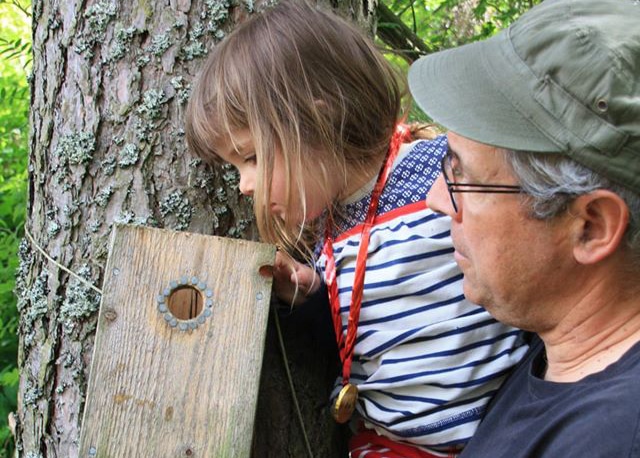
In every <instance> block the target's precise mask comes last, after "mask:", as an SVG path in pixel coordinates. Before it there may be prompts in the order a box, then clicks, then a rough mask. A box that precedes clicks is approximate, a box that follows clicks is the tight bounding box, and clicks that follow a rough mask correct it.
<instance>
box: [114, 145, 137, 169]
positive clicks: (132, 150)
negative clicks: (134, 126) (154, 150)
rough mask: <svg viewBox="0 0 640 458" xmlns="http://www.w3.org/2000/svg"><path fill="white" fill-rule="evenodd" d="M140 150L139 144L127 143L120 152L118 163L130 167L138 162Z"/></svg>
mask: <svg viewBox="0 0 640 458" xmlns="http://www.w3.org/2000/svg"><path fill="white" fill-rule="evenodd" d="M139 154H140V151H139V150H138V146H137V145H135V144H133V143H127V144H126V145H124V148H122V150H120V154H118V165H119V166H120V167H125V168H126V167H129V166H132V165H135V163H136V162H138V157H139Z"/></svg>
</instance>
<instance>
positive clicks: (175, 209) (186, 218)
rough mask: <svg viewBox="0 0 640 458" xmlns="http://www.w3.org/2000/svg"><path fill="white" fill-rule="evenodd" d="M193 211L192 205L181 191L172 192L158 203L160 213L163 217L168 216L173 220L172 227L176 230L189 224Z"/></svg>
mask: <svg viewBox="0 0 640 458" xmlns="http://www.w3.org/2000/svg"><path fill="white" fill-rule="evenodd" d="M193 212H194V209H193V206H192V205H191V203H190V202H189V199H188V198H187V197H186V196H185V194H184V192H182V191H174V192H172V193H171V194H169V195H168V196H167V197H165V198H164V199H163V200H162V202H161V203H160V214H161V215H162V216H163V217H165V218H166V217H168V216H170V217H171V218H170V219H173V220H174V221H175V223H174V224H173V225H172V227H173V228H175V229H176V230H184V229H186V228H187V227H188V226H189V223H190V222H191V217H192V216H193Z"/></svg>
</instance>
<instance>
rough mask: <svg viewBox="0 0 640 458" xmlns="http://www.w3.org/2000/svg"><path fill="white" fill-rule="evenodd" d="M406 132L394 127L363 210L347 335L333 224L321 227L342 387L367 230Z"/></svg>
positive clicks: (359, 298)
mask: <svg viewBox="0 0 640 458" xmlns="http://www.w3.org/2000/svg"><path fill="white" fill-rule="evenodd" d="M409 133H410V132H409V129H408V128H407V126H405V125H403V124H399V125H398V126H396V130H395V132H394V134H393V137H392V138H391V143H390V144H389V151H388V152H387V157H386V160H385V163H384V166H383V167H382V169H381V170H380V173H379V174H378V179H377V181H376V184H375V187H374V188H373V192H372V193H371V202H370V203H369V209H368V210H367V217H366V219H365V220H364V223H363V226H362V233H361V236H360V246H359V247H358V255H357V257H356V270H355V278H354V281H353V289H352V290H351V304H350V305H349V320H348V322H347V335H346V337H345V335H344V334H343V332H342V319H341V317H340V298H339V296H338V284H337V282H336V262H335V257H334V256H333V236H332V230H333V223H332V220H331V219H328V220H327V224H326V227H325V240H324V247H323V250H322V251H323V253H324V255H325V256H326V266H325V283H326V284H327V288H328V290H329V302H330V303H331V315H332V317H333V327H334V330H335V332H336V339H337V341H338V349H339V350H340V359H341V361H342V384H343V385H347V384H348V383H349V379H350V378H351V361H352V360H353V349H354V347H355V342H356V332H357V330H358V319H359V318H360V306H361V305H362V290H363V287H364V272H365V265H366V262H367V253H368V249H369V237H370V234H371V227H372V226H373V223H374V222H375V219H376V212H377V211H378V202H379V201H380V194H382V190H383V189H384V186H385V184H386V183H387V179H388V178H389V174H390V173H391V166H392V165H393V162H394V161H395V159H396V157H397V156H398V151H399V150H400V145H402V143H403V142H404V141H405V140H406V139H407V138H408V136H409Z"/></svg>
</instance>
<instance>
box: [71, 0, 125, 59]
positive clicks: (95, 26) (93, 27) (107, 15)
mask: <svg viewBox="0 0 640 458" xmlns="http://www.w3.org/2000/svg"><path fill="white" fill-rule="evenodd" d="M116 12H117V7H116V5H115V4H114V3H109V2H99V3H96V4H95V5H92V6H90V7H89V8H87V11H86V12H85V13H84V15H83V17H84V19H85V27H84V29H83V31H82V32H81V33H80V34H78V36H77V37H76V40H75V46H74V50H75V51H76V52H78V53H80V54H85V55H86V56H88V57H92V56H93V47H94V46H95V45H96V44H97V43H101V42H102V41H103V40H104V36H105V32H106V30H107V25H108V24H109V21H110V20H111V18H113V17H114V16H115V15H116Z"/></svg>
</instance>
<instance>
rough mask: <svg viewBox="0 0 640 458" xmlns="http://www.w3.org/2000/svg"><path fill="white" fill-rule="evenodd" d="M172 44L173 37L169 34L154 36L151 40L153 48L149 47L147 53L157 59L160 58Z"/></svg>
mask: <svg viewBox="0 0 640 458" xmlns="http://www.w3.org/2000/svg"><path fill="white" fill-rule="evenodd" d="M172 44H173V43H172V41H171V36H170V35H169V34H168V33H161V34H159V35H154V37H153V38H152V39H151V46H149V47H148V48H147V49H146V51H147V52H149V53H151V54H153V55H154V56H156V57H159V56H161V55H163V54H164V52H165V51H166V50H167V49H169V48H170V47H171V45H172Z"/></svg>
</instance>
